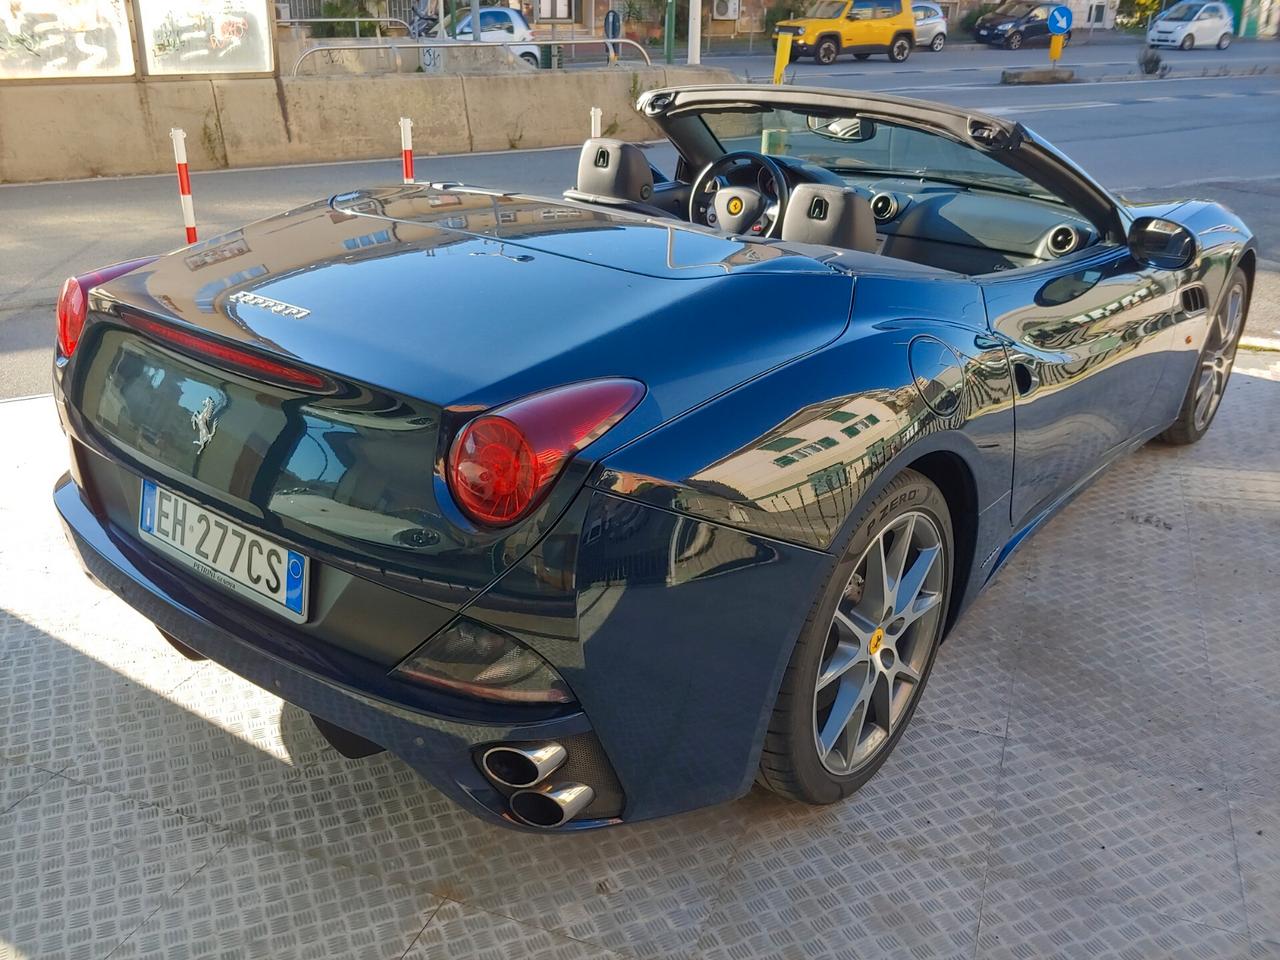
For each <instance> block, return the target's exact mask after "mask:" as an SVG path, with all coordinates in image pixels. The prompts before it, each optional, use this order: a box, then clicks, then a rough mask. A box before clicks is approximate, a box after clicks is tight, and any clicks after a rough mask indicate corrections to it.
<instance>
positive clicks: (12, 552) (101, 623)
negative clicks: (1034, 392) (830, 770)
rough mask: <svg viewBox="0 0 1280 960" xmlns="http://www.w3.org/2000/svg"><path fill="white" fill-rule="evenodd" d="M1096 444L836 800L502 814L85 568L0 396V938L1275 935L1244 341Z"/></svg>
mask: <svg viewBox="0 0 1280 960" xmlns="http://www.w3.org/2000/svg"><path fill="white" fill-rule="evenodd" d="M1237 370H1238V373H1237V376H1236V377H1235V378H1234V380H1233V382H1232V387H1231V392H1230V395H1229V396H1228V397H1227V399H1226V401H1225V402H1224V405H1223V408H1222V412H1221V413H1220V415H1219V419H1218V422H1217V423H1216V424H1215V426H1214V427H1213V429H1212V430H1211V431H1210V433H1209V435H1208V437H1206V438H1205V440H1204V441H1203V442H1202V443H1200V444H1199V445H1197V446H1196V447H1193V448H1186V449H1173V448H1167V447H1158V446H1151V447H1148V448H1145V449H1143V450H1142V451H1139V452H1138V453H1137V454H1135V455H1134V456H1132V457H1130V458H1128V459H1127V460H1125V461H1123V462H1121V463H1119V464H1117V465H1116V466H1115V467H1114V468H1113V469H1112V470H1111V471H1109V472H1108V474H1106V475H1105V476H1104V477H1103V478H1102V479H1101V480H1100V481H1098V482H1097V483H1096V484H1095V485H1094V486H1093V487H1091V488H1090V489H1089V490H1088V491H1087V492H1086V493H1085V494H1084V495H1083V496H1081V497H1080V498H1079V499H1078V500H1076V501H1075V502H1074V503H1073V504H1072V505H1070V506H1069V507H1068V508H1067V509H1066V510H1065V511H1064V512H1063V513H1062V514H1061V515H1060V516H1059V517H1058V518H1056V519H1055V520H1054V521H1052V522H1051V523H1050V524H1049V525H1048V526H1047V527H1046V528H1045V529H1044V530H1043V531H1042V532H1041V533H1039V534H1038V535H1037V536H1036V537H1035V538H1034V539H1033V540H1032V541H1031V542H1030V543H1029V544H1028V545H1027V546H1026V547H1025V548H1024V549H1023V550H1022V551H1021V552H1020V553H1019V554H1018V555H1017V556H1016V557H1015V558H1014V560H1013V561H1012V562H1011V563H1010V565H1009V566H1008V567H1007V568H1006V569H1005V571H1004V572H1003V573H1002V574H1001V575H1000V577H999V578H998V579H997V582H996V583H995V584H994V585H993V587H992V588H991V589H990V590H989V591H988V593H987V594H986V595H985V596H984V597H983V598H982V599H981V600H980V601H979V602H978V603H977V604H976V605H975V607H974V608H973V609H972V610H971V611H970V612H969V613H968V614H967V615H966V616H965V617H964V618H963V620H962V621H961V622H960V623H959V624H958V626H957V627H956V629H955V631H954V632H953V634H952V636H951V638H950V640H949V641H948V642H947V644H946V645H945V646H944V648H943V649H942V651H941V653H940V655H939V660H938V664H937V667H936V669H935V672H934V676H933V678H932V680H931V682H930V684H929V689H928V690H927V691H926V694H925V697H924V700H923V702H922V704H921V707H920V710H919V711H918V714H917V717H916V720H915V721H914V723H913V725H912V727H911V728H910V729H909V730H908V732H907V735H906V736H905V737H904V739H903V741H902V743H901V745H900V747H899V749H898V751H897V753H896V754H895V755H894V756H893V757H892V758H891V759H890V760H889V762H888V763H887V764H886V765H885V767H884V768H883V769H882V770H881V772H880V773H879V774H878V775H877V776H876V777H875V778H874V779H873V780H872V781H871V782H870V783H869V784H868V785H867V786H866V787H865V788H864V789H863V790H862V791H861V792H860V793H859V794H858V795H857V796H855V797H854V798H853V799H851V800H850V801H848V802H846V803H844V804H841V805H838V806H835V807H825V808H810V807H801V806H797V805H793V804H788V803H785V802H782V801H780V800H778V799H776V798H774V797H772V796H770V795H767V794H764V793H760V792H753V793H752V794H750V795H748V796H747V797H745V798H743V799H741V800H739V801H738V802H736V803H732V804H727V805H724V806H721V807H717V808H714V809H709V810H703V811H699V812H696V813H692V814H688V815H685V816H680V817H675V818H672V819H669V820H664V821H659V822H655V823H646V824H637V825H634V826H629V827H623V828H619V829H614V830H605V831H599V832H595V833H591V834H587V835H573V836H554V837H551V836H526V835H523V834H514V833H511V832H508V831H503V830H499V829H497V828H493V827H490V826H488V825H485V824H483V823H481V822H480V821H478V820H475V819H473V818H472V817H470V816H469V815H466V814H463V813H461V812H460V811H458V810H457V809H456V808H454V807H453V806H452V805H451V804H449V803H448V802H447V801H445V800H444V799H443V798H442V797H441V796H440V795H439V794H437V793H435V791H433V790H432V789H431V788H429V787H428V786H426V785H425V784H424V783H423V782H422V781H421V780H419V779H418V778H417V777H416V776H415V775H414V774H413V773H412V772H411V771H409V770H408V768H407V767H405V766H404V765H403V764H401V763H400V762H399V761H398V760H396V759H395V758H393V757H390V756H389V755H385V754H384V755H380V756H376V757H370V758H367V759H365V760H359V761H348V760H344V759H342V758H341V757H339V756H337V755H336V754H334V753H333V752H332V751H330V750H329V749H328V748H327V747H325V745H324V744H323V742H322V741H321V740H320V738H319V737H318V736H317V735H316V734H315V732H314V731H313V730H312V728H311V726H310V724H309V722H308V720H307V718H306V716H305V715H304V714H303V713H302V712H301V711H300V710H298V709H296V708H294V707H292V706H290V705H287V704H282V703H281V702H280V701H279V700H278V699H276V698H275V697H273V696H271V695H270V694H268V693H266V692H264V691H262V690H259V689H257V688H255V687H253V686H251V685H249V684H247V683H245V682H244V681H242V680H240V679H239V678H237V677H235V676H234V675H232V674H230V673H228V672H226V671H225V670H223V669H221V668H220V667H218V666H216V665H213V664H209V663H192V662H189V661H187V660H185V659H183V658H182V657H180V656H179V655H178V654H177V653H175V652H173V651H172V650H171V649H170V648H169V647H168V645H167V644H165V643H164V641H163V640H161V639H160V637H159V636H158V635H157V634H156V633H155V631H154V630H153V629H152V628H151V627H150V625H149V624H147V623H146V622H144V621H143V620H142V619H141V618H140V617H138V616H137V615H136V614H135V613H133V612H132V611H131V610H129V609H128V608H127V607H125V606H124V605H123V604H121V603H120V602H118V601H117V600H116V599H115V598H114V597H112V596H110V595H109V594H106V593H104V592H102V591H100V590H99V589H98V588H96V587H94V586H92V585H91V584H90V583H89V582H88V581H87V580H86V579H85V578H84V577H83V575H82V574H81V572H80V570H79V567H78V566H77V564H76V562H75V560H74V559H73V557H72V555H71V553H70V552H69V551H68V550H67V548H66V546H65V543H64V541H63V539H62V533H61V530H60V527H59V525H58V523H57V520H56V517H55V514H54V512H53V509H52V506H51V504H50V501H49V491H50V489H51V486H52V484H53V481H54V479H55V478H56V477H57V475H58V474H59V473H60V472H61V471H62V469H63V461H64V457H65V453H64V447H63V443H62V440H61V437H60V435H59V434H58V431H57V426H56V423H55V421H54V416H53V411H52V407H51V403H50V401H49V400H48V399H47V398H45V399H36V400H23V401H14V402H10V403H0V438H3V440H4V450H5V452H4V459H3V461H0V960H30V958H41V960H44V958H51V960H54V958H74V960H97V958H107V957H110V958H112V960H123V958H166V960H168V958H204V957H208V958H218V960H229V958H240V957H254V958H257V957H262V958H271V960H286V958H293V957H298V958H302V957H306V958H308V960H316V958H365V957H368V958H400V960H437V958H449V960H453V958H466V960H470V958H476V960H488V958H509V957H510V958H538V960H553V958H554V960H594V958H606V957H608V958H668V957H674V958H699V960H701V958H724V960H752V958H778V960H783V958H786V960H792V958H805V960H813V958H827V957H830V958H833V960H857V958H885V957H892V958H897V957H903V958H911V960H928V958H934V957H941V958H952V957H955V958H966V960H978V958H982V960H987V958H990V960H997V958H999V960H1005V958H1008V960H1045V958H1057V957H1062V958H1077V957H1080V958H1089V960H1099V958H1117V960H1121V958H1124V960H1130V958H1142V960H1146V958H1166V957H1167V958H1195V960H1228V958H1241V960H1245V958H1249V960H1280V736H1277V733H1276V731H1277V730H1280V443H1278V442H1277V441H1276V439H1275V435H1274V433H1273V432H1272V431H1271V429H1270V425H1271V424H1272V423H1274V422H1276V420H1277V419H1280V356H1278V355H1275V354H1249V355H1245V356H1243V357H1242V360H1241V364H1240V366H1239V367H1238V368H1237Z"/></svg>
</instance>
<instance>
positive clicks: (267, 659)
mask: <svg viewBox="0 0 1280 960" xmlns="http://www.w3.org/2000/svg"><path fill="white" fill-rule="evenodd" d="M53 498H54V504H55V505H56V507H57V509H58V512H59V514H60V515H61V517H62V521H63V525H64V527H65V530H66V534H67V540H68V542H69V543H70V545H71V546H72V548H73V549H74V550H75V551H76V553H77V554H78V555H79V558H80V561H81V563H82V564H83V566H84V568H85V571H86V572H87V573H88V574H89V575H90V576H91V577H93V578H94V579H95V580H97V581H98V582H99V583H101V584H102V585H103V586H104V587H106V588H107V589H109V590H111V591H112V592H113V593H115V594H117V595H118V596H120V597H121V598H122V599H123V600H125V601H126V602H127V603H128V604H129V605H130V606H132V607H134V608H135V609H137V610H138V611H139V612H140V613H141V614H142V615H143V616H145V617H147V618H148V619H149V620H151V621H152V622H153V623H155V624H156V625H157V626H158V627H160V628H161V629H162V630H165V631H166V632H168V633H170V634H172V635H173V636H175V637H177V638H178V639H179V640H181V641H182V642H183V643H184V644H186V645H187V646H189V647H191V648H193V649H195V650H197V651H199V652H200V653H202V654H204V655H205V656H206V657H208V658H209V659H210V660H213V661H215V662H216V663H218V664H221V665H222V666H224V667H226V668H227V669H228V670H231V671H232V672H234V673H236V674H238V675H240V676H241V677H244V678H245V679H246V680H248V681H249V682H251V683H254V684H256V685H257V686H259V687H262V688H263V689H265V690H269V691H271V692H272V693H274V694H276V695H277V696H279V697H282V698H283V699H285V700H287V701H289V702H290V703H292V704H295V705H297V706H298V707H301V708H302V709H303V710H306V711H307V712H309V713H313V714H315V715H317V716H320V717H323V718H324V719H326V720H329V721H330V722H332V723H335V724H337V725H339V726H341V727H344V728H345V729H347V730H350V731H352V732H354V733H357V734H359V735H360V736H362V737H365V738H366V739H368V740H372V741H373V742H374V743H377V744H380V745H381V746H384V747H386V748H387V749H388V750H390V751H391V752H392V753H394V754H396V756H398V757H400V758H401V759H402V760H404V761H405V762H406V763H407V764H409V766H411V767H412V768H413V769H414V770H415V771H416V772H417V773H418V774H419V775H420V776H421V777H422V778H423V779H424V780H426V781H428V782H429V783H431V784H432V786H434V787H436V788H437V789H438V790H439V791H440V792H441V793H443V794H445V795H446V796H448V797H449V798H450V799H452V800H454V801H455V802H457V803H458V804H460V805H461V806H463V807H464V808H466V809H467V810H469V811H471V812H472V813H474V814H475V815H477V816H479V817H481V818H482V819H485V820H489V821H491V822H493V823H496V824H500V825H502V826H506V827H512V828H516V829H531V828H526V827H523V826H522V825H521V824H519V823H517V822H516V821H515V820H513V819H512V818H511V817H510V815H509V814H507V813H506V812H505V811H506V799H505V797H504V796H503V795H502V794H501V793H499V792H498V791H497V790H496V789H495V788H494V787H493V786H491V785H490V784H489V782H488V781H487V780H486V779H485V778H484V776H483V775H482V774H481V773H480V771H479V769H478V768H477V767H476V765H475V762H474V760H473V753H474V748H475V747H476V746H478V745H480V744H485V743H493V742H497V741H524V740H564V739H568V738H570V737H574V736H578V735H581V734H583V733H586V732H588V731H589V729H590V728H589V724H588V722H587V720H586V717H585V716H583V715H582V714H581V713H576V714H572V715H569V716H563V717H558V718H555V719H552V720H547V721H541V722H538V723H533V724H525V725H513V724H509V723H507V724H501V723H495V724H488V723H478V722H472V723H469V722H462V721H459V720H456V719H451V718H446V717H441V716H437V715H433V714H429V713H425V712H422V711H419V710H413V709H408V708H406V707H405V706H403V705H400V704H396V703H392V702H389V701H385V700H380V699H378V698H376V697H372V696H370V695H368V694H366V693H364V692H362V691H359V690H355V689H353V688H351V687H347V686H345V685H343V684H340V683H337V682H335V681H334V680H332V679H330V678H328V677H323V676H321V675H319V674H318V673H316V672H314V671H312V670H309V669H307V668H306V667H305V666H304V665H302V664H301V663H298V662H291V661H288V660H285V659H282V658H280V657H277V656H274V655H272V654H271V653H268V652H267V651H265V650H263V649H261V648H260V647H258V646H256V645H254V644H251V643H248V642H246V641H244V640H242V639H241V638H240V637H239V636H237V635H236V633H235V632H233V631H232V630H231V629H228V627H227V625H225V624H220V623H218V622H215V620H216V618H217V615H218V611H217V609H216V608H214V607H212V606H211V607H210V608H209V609H200V608H199V605H198V604H197V603H196V602H195V601H196V599H197V595H196V594H194V593H193V592H192V591H190V590H187V589H184V584H183V583H182V582H181V581H180V580H178V578H176V577H169V576H167V575H166V574H165V572H164V570H163V568H160V567H157V566H156V565H155V564H152V563H147V562H146V559H145V557H144V556H143V555H142V554H141V553H140V550H141V548H140V547H139V546H138V545H136V544H134V543H132V542H131V541H129V540H128V538H126V537H123V536H121V535H120V534H119V533H118V532H116V531H113V530H112V528H111V527H110V526H109V525H107V524H104V523H102V522H101V521H99V519H98V518H97V517H96V516H95V515H94V513H93V512H92V511H91V510H90V509H89V507H88V506H87V505H86V504H85V502H84V500H83V499H82V497H81V493H80V489H79V487H77V486H76V484H75V482H74V481H73V480H72V479H71V477H70V475H64V476H63V477H62V478H61V479H60V480H59V481H58V483H57V485H56V486H55V488H54V494H53ZM612 822H615V821H613V820H581V821H574V822H573V823H572V824H571V825H570V827H569V828H570V829H578V828H584V827H595V826H602V825H605V824H607V823H612Z"/></svg>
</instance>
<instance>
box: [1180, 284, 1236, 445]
mask: <svg viewBox="0 0 1280 960" xmlns="http://www.w3.org/2000/svg"><path fill="white" fill-rule="evenodd" d="M1243 322H1244V287H1243V286H1242V285H1241V284H1238V283H1237V284H1235V285H1234V286H1233V287H1232V288H1231V289H1230V290H1228V291H1227V297H1226V300H1225V301H1224V302H1223V304H1222V306H1221V307H1219V308H1218V312H1217V314H1215V316H1214V318H1213V326H1212V327H1211V328H1210V330H1209V344H1208V346H1207V349H1206V350H1205V353H1204V356H1203V357H1202V358H1201V360H1200V370H1199V372H1198V373H1197V375H1196V392H1195V398H1194V400H1193V403H1192V422H1193V423H1194V424H1195V428H1196V430H1197V431H1201V430H1204V429H1206V428H1207V427H1208V426H1209V422H1210V421H1211V420H1212V419H1213V415H1214V414H1215V413H1217V412H1218V404H1220V403H1221V402H1222V397H1223V394H1225V393H1226V391H1227V381H1228V380H1229V379H1230V378H1231V368H1232V366H1233V365H1234V364H1235V361H1236V342H1237V340H1238V339H1239V334H1240V327H1241V324H1242V323H1243Z"/></svg>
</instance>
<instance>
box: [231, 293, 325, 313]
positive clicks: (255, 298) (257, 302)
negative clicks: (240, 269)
mask: <svg viewBox="0 0 1280 960" xmlns="http://www.w3.org/2000/svg"><path fill="white" fill-rule="evenodd" d="M227 300H229V301H230V302H231V303H243V304H246V305H247V306H250V307H261V308H262V309H263V310H270V311H271V312H272V313H276V314H279V315H280V316H282V317H293V318H294V319H295V320H301V319H302V318H303V317H309V316H311V311H310V310H308V309H306V308H305V307H295V306H294V305H293V304H292V303H285V302H284V301H283V300H272V299H271V298H270V297H264V296H261V295H260V294H256V293H249V292H248V291H247V290H240V291H238V292H236V293H233V294H232V295H231V296H229V297H227Z"/></svg>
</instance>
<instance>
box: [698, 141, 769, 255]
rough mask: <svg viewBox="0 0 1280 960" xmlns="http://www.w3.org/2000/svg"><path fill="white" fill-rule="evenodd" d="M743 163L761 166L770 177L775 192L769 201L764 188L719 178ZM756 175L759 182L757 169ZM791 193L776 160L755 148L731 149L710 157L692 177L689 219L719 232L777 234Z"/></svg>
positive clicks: (754, 166) (758, 235)
mask: <svg viewBox="0 0 1280 960" xmlns="http://www.w3.org/2000/svg"><path fill="white" fill-rule="evenodd" d="M743 163H745V164H749V165H751V166H752V167H753V168H756V167H758V168H763V169H764V170H765V171H767V172H768V174H769V176H770V177H771V178H773V189H774V192H775V193H776V194H777V196H776V197H775V198H773V200H772V202H771V201H770V198H769V196H768V195H767V194H766V193H765V192H764V191H763V190H760V189H757V188H756V187H739V186H736V185H732V184H729V183H726V182H723V181H721V180H720V179H719V178H721V177H724V176H725V175H726V174H727V173H728V172H729V170H730V169H732V168H733V167H736V166H738V165H739V164H743ZM755 179H756V182H757V183H758V182H759V179H760V175H759V174H758V173H757V174H756V178H755ZM713 184H714V186H713ZM790 197H791V188H790V187H789V186H788V185H787V177H786V174H785V173H783V171H782V165H781V164H780V163H778V161H776V160H774V159H773V158H772V157H770V156H767V155H766V154H763V153H756V152H755V151H754V150H734V151H732V152H730V153H726V154H725V155H724V156H722V157H718V158H717V159H715V160H712V161H711V162H710V163H708V164H707V165H706V166H705V167H703V168H702V172H701V173H699V174H698V175H697V176H696V177H694V178H693V187H692V189H690V191H689V222H690V223H701V224H704V225H706V226H708V227H711V228H712V229H714V230H719V231H720V232H721V233H732V234H738V235H740V236H750V237H776V236H777V235H778V233H779V232H780V231H781V230H782V216H783V214H784V213H786V211H787V201H788V200H789V199H790Z"/></svg>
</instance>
